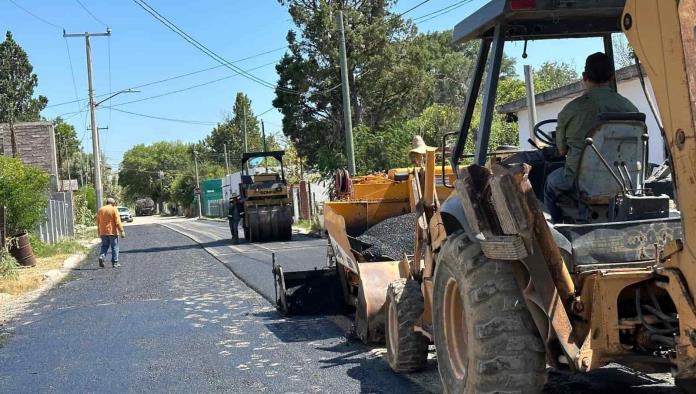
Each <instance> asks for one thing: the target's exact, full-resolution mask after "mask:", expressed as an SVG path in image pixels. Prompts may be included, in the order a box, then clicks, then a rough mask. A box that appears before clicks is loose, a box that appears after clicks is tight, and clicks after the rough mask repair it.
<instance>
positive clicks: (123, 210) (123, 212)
mask: <svg viewBox="0 0 696 394" xmlns="http://www.w3.org/2000/svg"><path fill="white" fill-rule="evenodd" d="M118 215H119V216H120V217H121V221H122V222H128V223H132V222H133V215H131V212H130V209H128V208H127V207H118Z"/></svg>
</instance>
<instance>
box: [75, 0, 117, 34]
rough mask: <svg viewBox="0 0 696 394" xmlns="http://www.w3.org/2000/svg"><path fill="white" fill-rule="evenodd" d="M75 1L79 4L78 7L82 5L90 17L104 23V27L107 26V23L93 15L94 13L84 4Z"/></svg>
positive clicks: (78, 0)
mask: <svg viewBox="0 0 696 394" xmlns="http://www.w3.org/2000/svg"><path fill="white" fill-rule="evenodd" d="M75 1H77V4H79V5H80V7H82V9H83V10H85V12H86V13H88V14H89V16H91V17H92V19H94V20H95V21H97V22H99V23H101V24H102V25H104V27H109V25H107V24H106V23H104V22H102V21H101V19H99V18H97V16H96V15H94V14H93V13H92V11H90V10H89V9H88V8H87V7H85V5H84V4H82V2H81V1H80V0H75Z"/></svg>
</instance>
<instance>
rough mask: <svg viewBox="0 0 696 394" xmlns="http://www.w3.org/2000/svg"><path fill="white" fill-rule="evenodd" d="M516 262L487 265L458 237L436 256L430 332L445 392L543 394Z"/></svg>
mask: <svg viewBox="0 0 696 394" xmlns="http://www.w3.org/2000/svg"><path fill="white" fill-rule="evenodd" d="M511 264H513V263H511V262H506V261H498V260H491V259H488V258H486V257H485V256H484V255H483V253H482V252H481V249H480V247H479V245H478V244H475V243H472V242H471V241H470V240H469V239H468V237H467V235H466V234H465V233H463V232H458V233H455V234H453V235H451V236H450V237H449V238H448V239H447V241H446V243H445V244H444V246H443V247H442V250H441V251H440V253H439V255H438V261H437V266H436V269H435V278H434V290H433V304H434V305H433V326H434V327H433V328H434V331H435V346H436V349H437V359H438V369H439V371H440V379H441V380H442V386H443V390H444V392H446V393H457V394H459V393H467V394H468V393H481V392H484V393H493V392H504V393H513V392H514V393H521V394H527V393H529V394H532V393H538V392H540V391H541V389H542V387H543V385H544V383H545V381H546V371H545V367H546V362H545V361H546V360H545V355H544V346H543V343H542V342H541V339H540V338H539V335H538V332H537V329H536V327H535V326H534V323H533V322H532V318H531V316H530V314H529V311H528V310H527V308H526V304H525V301H524V298H523V297H522V293H521V291H520V289H519V287H518V286H517V282H516V281H515V278H514V276H513V271H512V266H511Z"/></svg>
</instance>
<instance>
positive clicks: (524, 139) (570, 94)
mask: <svg viewBox="0 0 696 394" xmlns="http://www.w3.org/2000/svg"><path fill="white" fill-rule="evenodd" d="M616 82H617V87H618V91H619V94H621V95H623V96H624V97H626V98H628V99H629V100H631V101H632V102H633V104H634V105H635V106H636V107H638V110H639V111H640V112H643V113H644V114H645V115H646V124H647V126H648V134H649V135H650V140H649V151H650V161H651V162H653V163H662V162H663V161H664V157H665V155H664V148H663V142H662V136H661V135H660V129H659V127H658V126H657V122H656V121H655V117H654V116H653V115H652V112H651V111H650V106H649V105H648V101H647V99H646V98H645V94H644V93H643V88H642V87H641V84H640V78H639V74H638V68H637V67H636V66H628V67H624V68H622V69H619V70H617V71H616ZM645 84H646V86H647V88H648V92H649V93H650V94H651V97H652V99H653V100H654V96H653V95H652V94H653V93H652V85H651V84H650V81H649V80H648V79H647V76H646V77H645ZM583 92H584V86H583V83H582V81H578V82H575V83H571V84H569V85H566V86H562V87H560V88H557V89H554V90H550V91H548V92H543V93H539V94H537V95H536V108H537V122H540V121H542V120H546V119H556V118H558V113H559V112H560V111H561V110H562V109H563V107H564V106H565V105H566V104H568V103H569V102H570V101H571V100H573V99H575V98H576V97H578V96H580V95H581V94H582V93H583ZM497 110H498V112H500V113H504V114H516V115H517V118H518V120H517V123H518V125H519V138H520V142H519V143H520V146H521V147H522V148H523V149H533V147H532V146H531V144H529V142H528V140H529V138H531V135H532V133H531V130H530V129H529V110H528V108H527V100H526V98H523V99H520V100H517V101H513V102H510V103H507V104H503V105H501V106H499V107H498V108H497ZM655 110H656V111H657V108H655ZM658 116H659V112H658ZM549 126H550V127H551V128H553V127H555V125H549ZM545 131H552V129H548V128H547V129H546V130H545Z"/></svg>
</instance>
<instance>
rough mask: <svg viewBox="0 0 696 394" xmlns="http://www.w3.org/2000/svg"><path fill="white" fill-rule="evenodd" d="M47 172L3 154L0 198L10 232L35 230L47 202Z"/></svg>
mask: <svg viewBox="0 0 696 394" xmlns="http://www.w3.org/2000/svg"><path fill="white" fill-rule="evenodd" d="M48 186H49V179H48V174H46V173H45V172H44V171H42V170H40V169H39V168H37V167H34V166H30V165H26V164H24V163H22V161H21V160H19V159H15V158H11V157H7V156H2V155H0V201H2V202H3V204H4V205H5V206H6V207H7V211H6V220H7V232H8V234H10V235H13V234H16V233H19V232H21V231H27V230H33V229H34V228H35V227H36V226H37V225H38V224H39V222H40V221H41V219H43V217H44V209H45V208H46V204H47V203H48V198H47V196H46V195H47V193H48Z"/></svg>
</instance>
